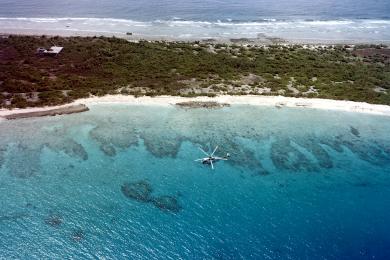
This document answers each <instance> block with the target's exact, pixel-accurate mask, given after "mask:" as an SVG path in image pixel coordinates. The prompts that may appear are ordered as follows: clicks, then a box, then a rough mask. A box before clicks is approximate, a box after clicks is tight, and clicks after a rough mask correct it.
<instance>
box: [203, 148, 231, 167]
mask: <svg viewBox="0 0 390 260" xmlns="http://www.w3.org/2000/svg"><path fill="white" fill-rule="evenodd" d="M198 148H199V150H200V151H202V153H204V154H205V155H206V156H207V157H204V158H200V159H196V160H195V162H202V163H203V164H207V165H210V166H211V169H213V170H214V163H216V162H218V161H221V160H222V161H227V160H228V158H229V157H230V154H229V153H227V154H226V155H225V156H224V157H219V156H214V154H215V152H216V151H217V149H218V145H217V146H216V147H215V149H214V151H213V152H212V153H211V154H208V153H206V152H205V151H204V150H203V149H202V148H201V147H198Z"/></svg>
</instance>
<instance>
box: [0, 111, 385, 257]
mask: <svg viewBox="0 0 390 260" xmlns="http://www.w3.org/2000/svg"><path fill="white" fill-rule="evenodd" d="M90 108H91V110H90V111H88V112H85V113H81V114H73V115H67V116H56V117H45V118H30V119H21V120H14V121H2V122H0V136H1V138H0V167H1V168H0V198H1V199H0V259H80V258H88V259H389V258H390V236H389V234H390V210H389V208H390V135H389V129H390V117H385V116H374V115H366V114H359V113H347V112H334V111H322V110H314V109H300V108H282V109H277V108H274V107H252V106H243V105H235V106H232V107H228V108H222V109H217V110H206V109H181V108H175V107H173V106H172V107H159V106H136V105H123V104H117V105H114V104H111V105H108V104H106V105H93V106H91V107H90ZM215 145H219V146H220V149H219V150H218V151H217V154H218V155H224V154H226V153H227V152H229V153H230V154H231V160H230V161H227V162H218V163H216V164H215V170H211V169H210V168H208V167H207V166H204V165H202V164H200V163H197V162H194V159H197V158H199V157H202V155H203V154H202V153H201V152H200V151H199V150H198V146H202V147H203V148H204V149H207V150H211V149H213V148H214V146H215Z"/></svg>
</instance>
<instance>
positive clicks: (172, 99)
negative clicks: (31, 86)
mask: <svg viewBox="0 0 390 260" xmlns="http://www.w3.org/2000/svg"><path fill="white" fill-rule="evenodd" d="M183 102H217V103H221V104H228V105H252V106H273V107H277V108H283V107H288V108H300V109H305V108H308V109H321V110H328V111H342V112H355V113H364V114H372V115H382V116H390V106H387V105H376V104H369V103H365V102H354V101H344V100H332V99H319V98H295V97H284V96H255V95H245V96H230V95H221V96H216V97H204V96H199V97H193V98H188V97H180V96H156V97H148V96H143V97H134V96H130V95H106V96H103V97H90V98H84V99H78V100H76V101H74V102H72V103H70V104H65V105H60V106H51V107H39V108H37V107H34V108H22V109H13V110H7V109H0V118H1V119H4V120H6V119H17V118H27V117H37V116H53V115H62V114H71V113H79V112H84V111H87V110H88V108H89V106H93V105H99V104H126V105H152V106H175V105H177V103H183ZM75 107H76V109H75ZM53 111H54V112H53Z"/></svg>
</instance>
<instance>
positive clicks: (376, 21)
mask: <svg viewBox="0 0 390 260" xmlns="http://www.w3.org/2000/svg"><path fill="white" fill-rule="evenodd" d="M0 32H3V33H4V32H8V33H10V32H19V33H23V32H25V33H27V32H30V33H31V32H35V33H45V32H46V33H50V34H56V33H61V34H66V35H83V34H104V35H110V34H116V35H125V34H126V32H131V33H133V35H134V36H136V37H141V38H142V37H157V38H177V39H183V40H186V39H208V38H225V39H233V38H243V37H244V38H245V37H246V38H262V37H280V38H283V39H289V40H303V41H320V42H321V41H322V42H326V41H349V42H383V43H387V42H390V1H388V0H339V1H334V0H310V1H309V0H295V1H290V0H280V1H274V0H242V1H232V0H197V1H193V0H182V1H177V0H147V1H136V0H100V1H95V0H82V1H81V0H64V1H57V0H46V1H42V0H29V1H26V0H0Z"/></svg>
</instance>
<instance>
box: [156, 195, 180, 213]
mask: <svg viewBox="0 0 390 260" xmlns="http://www.w3.org/2000/svg"><path fill="white" fill-rule="evenodd" d="M152 203H153V205H154V206H156V207H157V208H159V209H161V210H165V211H170V212H174V213H177V212H179V211H180V210H181V206H180V204H179V202H178V200H177V199H176V198H175V197H173V196H167V195H164V196H159V197H155V198H153V201H152Z"/></svg>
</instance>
